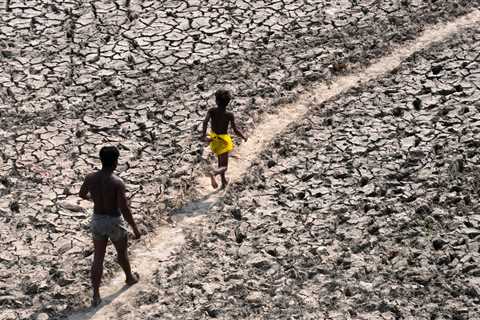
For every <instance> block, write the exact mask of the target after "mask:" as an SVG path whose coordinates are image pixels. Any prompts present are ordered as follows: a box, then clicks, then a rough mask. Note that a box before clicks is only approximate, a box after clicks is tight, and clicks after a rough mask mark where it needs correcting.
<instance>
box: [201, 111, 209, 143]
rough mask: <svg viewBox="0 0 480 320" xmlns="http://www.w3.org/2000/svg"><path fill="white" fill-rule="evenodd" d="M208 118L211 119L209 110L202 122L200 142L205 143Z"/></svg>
mask: <svg viewBox="0 0 480 320" xmlns="http://www.w3.org/2000/svg"><path fill="white" fill-rule="evenodd" d="M210 117H211V110H208V112H207V116H206V117H205V120H203V128H202V136H201V138H200V139H201V140H202V141H206V138H207V127H208V122H209V121H210Z"/></svg>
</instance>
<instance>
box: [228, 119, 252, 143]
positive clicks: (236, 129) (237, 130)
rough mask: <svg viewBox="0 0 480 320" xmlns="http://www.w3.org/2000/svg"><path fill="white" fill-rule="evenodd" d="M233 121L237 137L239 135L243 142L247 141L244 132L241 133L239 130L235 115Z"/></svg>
mask: <svg viewBox="0 0 480 320" xmlns="http://www.w3.org/2000/svg"><path fill="white" fill-rule="evenodd" d="M230 121H232V129H233V132H235V134H236V135H238V136H239V137H240V138H242V139H243V140H245V141H247V140H248V139H247V138H246V137H245V136H244V135H243V133H242V131H240V130H239V129H238V128H237V125H236V124H235V116H234V115H233V113H232V119H231V120H230Z"/></svg>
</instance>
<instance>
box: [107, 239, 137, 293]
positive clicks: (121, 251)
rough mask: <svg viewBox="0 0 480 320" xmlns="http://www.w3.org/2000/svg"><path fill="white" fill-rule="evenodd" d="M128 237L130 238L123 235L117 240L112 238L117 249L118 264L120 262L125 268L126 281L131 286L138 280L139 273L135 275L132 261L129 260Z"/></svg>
mask: <svg viewBox="0 0 480 320" xmlns="http://www.w3.org/2000/svg"><path fill="white" fill-rule="evenodd" d="M127 239H128V238H127V237H123V238H121V239H120V240H117V241H113V240H112V242H113V245H114V246H115V249H117V261H118V264H120V266H121V267H122V269H123V272H125V277H126V280H125V282H126V283H127V284H128V285H129V286H131V285H133V284H135V283H137V282H138V275H136V274H135V275H134V274H133V273H132V270H131V268H130V261H129V260H128V251H127V250H128V240H127Z"/></svg>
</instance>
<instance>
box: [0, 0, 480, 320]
mask: <svg viewBox="0 0 480 320" xmlns="http://www.w3.org/2000/svg"><path fill="white" fill-rule="evenodd" d="M474 7H479V1H461V0H455V1H440V0H438V1H432V2H430V1H415V0H410V1H382V2H380V1H362V2H359V1H358V2H357V1H303V2H298V1H290V0H283V1H221V2H220V1H193V0H191V1H162V2H157V1H122V2H119V1H117V2H115V1H94V2H84V1H29V2H28V3H27V2H26V1H14V0H0V10H1V11H0V12H1V14H0V143H1V145H2V148H1V149H0V213H1V217H0V230H1V233H0V249H1V250H0V251H1V252H2V253H1V254H0V262H1V264H0V268H1V269H0V276H1V277H2V279H9V280H8V282H5V284H2V287H1V288H0V305H1V306H2V311H1V313H2V317H4V318H5V319H16V318H29V317H31V316H32V317H33V316H35V315H36V314H37V313H38V312H44V313H47V314H50V315H56V314H60V313H63V312H65V311H66V310H69V309H70V308H72V307H75V306H78V305H81V304H82V303H83V300H82V299H79V298H78V297H79V296H80V297H84V292H85V290H84V289H85V288H87V287H88V271H89V259H90V254H91V249H90V240H89V237H88V232H87V221H88V216H89V214H90V213H89V212H88V208H89V204H87V203H85V202H81V201H79V200H78V198H77V197H76V196H75V194H76V192H77V191H78V187H79V183H80V182H81V179H82V178H83V176H84V175H85V174H86V173H87V172H89V171H90V170H92V169H93V168H94V167H96V166H98V162H97V160H96V154H97V152H98V149H99V146H100V145H102V144H107V143H109V144H116V145H118V146H119V147H120V149H121V154H122V158H121V161H122V162H123V163H122V165H121V168H120V169H121V172H122V173H121V176H122V177H123V178H124V179H125V181H126V182H127V184H128V189H129V190H130V192H131V196H132V206H133V208H134V211H135V212H137V213H139V214H137V219H139V220H140V224H141V225H142V226H143V227H144V228H145V229H147V230H152V229H153V228H154V226H155V225H157V224H158V223H159V221H160V220H161V219H162V217H163V216H164V213H165V212H166V211H168V210H169V209H171V208H173V207H175V206H176V205H178V201H179V200H178V196H179V192H178V190H182V192H184V193H188V192H189V188H190V186H191V185H192V181H193V177H192V172H194V171H195V170H197V167H198V166H199V165H200V164H202V163H204V162H205V160H207V156H206V155H203V154H202V148H201V146H200V145H198V144H197V143H196V134H198V125H199V121H200V120H201V118H202V117H203V115H204V112H205V110H206V109H207V108H208V107H209V106H210V105H211V104H212V101H211V95H212V92H214V91H215V90H216V89H217V88H219V87H220V86H228V87H230V88H231V89H232V90H233V91H234V94H235V102H234V105H233V106H232V108H233V109H234V110H235V111H236V112H237V113H238V115H239V122H240V123H243V126H244V127H246V128H247V129H249V128H252V127H254V125H255V123H256V122H257V121H258V119H259V118H260V117H261V115H262V113H264V112H269V111H272V110H274V109H275V108H276V106H277V105H278V104H279V103H282V102H285V101H290V100H292V99H293V98H294V97H295V96H296V94H297V93H298V92H300V91H302V90H304V88H305V87H308V85H309V84H310V83H314V82H317V81H332V80H333V79H334V78H335V76H336V75H337V74H342V73H345V72H351V71H354V70H355V69H356V68H358V67H360V66H362V65H364V64H366V63H368V62H369V61H371V59H372V58H375V57H378V56H380V55H383V54H384V53H385V51H388V50H389V48H390V47H391V46H392V45H395V44H400V43H402V42H404V41H405V40H408V39H412V38H414V37H415V35H416V34H418V32H420V31H421V30H422V28H423V25H424V24H429V23H436V22H438V21H443V20H447V19H450V18H452V17H455V16H458V15H461V14H464V13H465V12H468V11H470V10H471V9H472V8H474ZM419 12H421V16H419ZM399 112H400V111H399ZM195 172H196V171H195ZM32 253H35V255H32ZM106 263H107V265H106V267H107V270H112V268H110V267H112V266H113V265H114V260H113V259H112V257H109V258H108V259H107V262H106ZM15 275H18V276H15Z"/></svg>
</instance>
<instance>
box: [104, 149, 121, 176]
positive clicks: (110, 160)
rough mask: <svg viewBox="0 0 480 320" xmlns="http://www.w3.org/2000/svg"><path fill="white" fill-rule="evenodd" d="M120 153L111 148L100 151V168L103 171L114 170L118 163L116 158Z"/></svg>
mask: <svg viewBox="0 0 480 320" xmlns="http://www.w3.org/2000/svg"><path fill="white" fill-rule="evenodd" d="M119 156H120V152H118V149H117V148H116V147H113V146H107V147H103V148H102V149H101V150H100V161H102V167H103V168H105V169H113V170H114V169H115V168H116V167H117V163H118V157H119Z"/></svg>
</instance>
